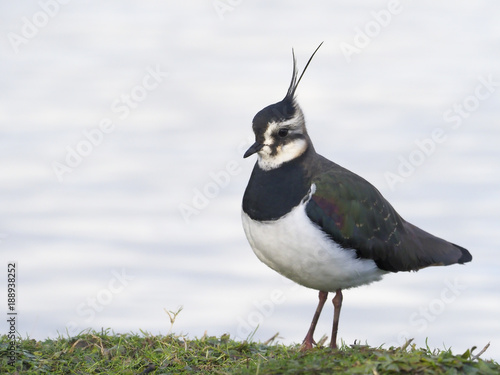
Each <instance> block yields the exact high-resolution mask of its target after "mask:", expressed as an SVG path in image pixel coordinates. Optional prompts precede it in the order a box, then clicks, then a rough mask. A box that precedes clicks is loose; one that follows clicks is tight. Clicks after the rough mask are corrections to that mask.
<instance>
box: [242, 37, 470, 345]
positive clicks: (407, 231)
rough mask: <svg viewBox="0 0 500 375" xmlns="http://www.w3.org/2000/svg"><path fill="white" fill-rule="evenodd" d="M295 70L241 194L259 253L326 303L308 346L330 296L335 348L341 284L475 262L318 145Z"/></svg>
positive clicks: (271, 110)
mask: <svg viewBox="0 0 500 375" xmlns="http://www.w3.org/2000/svg"><path fill="white" fill-rule="evenodd" d="M320 46H321V44H320V45H319V46H318V48H317V49H316V50H315V51H314V53H313V54H312V56H311V57H310V58H309V61H308V62H307V64H306V66H305V68H304V70H303V71H302V73H301V75H300V77H299V78H298V79H297V64H296V59H295V54H294V53H293V50H292V56H293V73H292V80H291V83H290V87H289V88H288V91H287V93H286V96H285V98H284V99H283V100H282V101H280V102H278V103H275V104H272V105H270V106H268V107H266V108H264V109H262V110H261V111H260V112H258V113H257V114H256V115H255V117H254V118H253V121H252V129H253V132H254V133H255V143H254V144H253V145H252V146H250V148H249V149H248V150H247V151H246V152H245V154H244V157H245V158H246V157H248V156H250V155H252V154H255V153H257V156H258V159H257V162H256V163H255V166H254V168H253V171H252V174H251V176H250V180H249V182H248V186H247V188H246V190H245V194H244V196H243V210H242V221H243V228H244V230H245V234H246V237H247V239H248V242H249V243H250V246H251V247H252V249H253V251H254V252H255V254H256V255H257V257H258V258H259V259H260V260H261V261H262V262H264V263H265V264H266V265H268V266H269V267H271V268H272V269H273V270H275V271H277V272H278V273H280V274H281V275H283V276H285V277H287V278H289V279H291V280H293V281H295V282H296V283H298V284H300V285H303V286H305V287H308V288H311V289H316V290H318V291H319V303H318V307H317V308H316V312H315V314H314V317H313V320H312V323H311V326H310V328H309V331H308V332H307V335H306V337H305V339H304V341H303V343H302V349H309V348H312V346H313V344H314V343H315V342H314V340H313V334H314V330H315V327H316V323H317V322H318V318H319V316H320V314H321V310H322V308H323V305H324V304H325V301H326V299H327V296H328V292H335V297H334V298H333V305H334V318H333V329H332V337H331V342H330V347H332V348H336V347H337V344H336V341H337V331H338V323H339V316H340V309H341V306H342V289H348V288H353V287H357V286H360V285H364V284H369V283H371V282H373V281H378V280H380V279H381V278H382V276H383V275H384V274H386V273H388V272H399V271H417V270H419V269H421V268H425V267H429V266H446V265H450V264H455V263H459V264H463V263H466V262H470V261H471V260H472V256H471V254H470V253H469V251H467V250H466V249H464V248H463V247H460V246H458V245H455V244H452V243H450V242H447V241H445V240H443V239H441V238H438V237H436V236H433V235H432V234H430V233H427V232H425V231H423V230H422V229H420V228H418V227H416V226H415V225H413V224H410V223H409V222H407V221H405V220H404V219H403V218H402V217H401V216H400V215H399V214H398V213H397V212H396V210H395V209H394V208H393V207H392V206H391V204H390V203H389V202H388V201H387V200H386V199H385V198H384V197H383V196H382V195H381V193H380V192H379V191H378V190H377V189H376V188H375V187H374V186H373V185H371V184H370V183H369V182H368V181H366V180H364V179H363V178H362V177H360V176H358V175H356V174H355V173H353V172H351V171H349V170H347V169H345V168H343V167H341V166H340V165H338V164H335V163H334V162H332V161H330V160H328V159H326V158H324V157H323V156H321V155H319V154H318V153H316V151H315V150H314V147H313V144H312V142H311V139H310V138H309V135H308V134H307V129H306V123H305V120H304V115H303V113H302V110H301V109H300V107H299V105H298V103H297V101H296V99H295V91H296V90H297V86H298V84H299V82H300V80H301V79H302V77H303V75H304V73H305V71H306V69H307V67H308V66H309V63H310V62H311V60H312V58H313V57H314V55H315V53H316V52H317V51H318V49H319V47H320Z"/></svg>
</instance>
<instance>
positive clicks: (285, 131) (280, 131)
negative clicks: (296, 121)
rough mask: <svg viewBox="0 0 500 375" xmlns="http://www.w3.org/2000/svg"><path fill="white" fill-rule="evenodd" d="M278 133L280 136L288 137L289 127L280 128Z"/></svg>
mask: <svg viewBox="0 0 500 375" xmlns="http://www.w3.org/2000/svg"><path fill="white" fill-rule="evenodd" d="M278 135H279V136H280V137H286V136H287V135H288V129H280V130H279V131H278Z"/></svg>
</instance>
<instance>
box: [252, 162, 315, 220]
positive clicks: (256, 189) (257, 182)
mask: <svg viewBox="0 0 500 375" xmlns="http://www.w3.org/2000/svg"><path fill="white" fill-rule="evenodd" d="M299 159H300V158H299ZM299 159H296V160H293V161H291V162H288V163H285V164H283V165H282V166H281V167H279V168H276V169H272V170H270V171H264V170H262V169H261V168H260V167H259V165H258V163H255V167H254V168H253V171H252V175H251V176H250V181H249V182H248V186H247V188H246V190H245V194H244V196H243V211H244V212H245V213H246V214H247V215H248V216H250V218H252V219H254V220H258V221H264V220H277V219H279V218H280V217H282V216H283V215H285V214H287V213H289V212H290V211H291V209H292V208H293V207H295V206H297V205H298V204H299V203H300V201H301V200H302V199H303V198H304V196H305V195H306V194H307V192H308V191H309V188H310V186H311V179H310V178H309V177H308V176H307V174H306V173H305V170H304V168H303V166H302V165H301V163H300V160H299Z"/></svg>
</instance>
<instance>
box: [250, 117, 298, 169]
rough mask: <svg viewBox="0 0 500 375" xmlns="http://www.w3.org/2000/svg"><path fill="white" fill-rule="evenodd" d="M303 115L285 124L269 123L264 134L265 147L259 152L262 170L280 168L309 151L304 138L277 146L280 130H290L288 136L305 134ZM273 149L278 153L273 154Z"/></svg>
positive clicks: (293, 139) (294, 139)
mask: <svg viewBox="0 0 500 375" xmlns="http://www.w3.org/2000/svg"><path fill="white" fill-rule="evenodd" d="M303 121H304V118H303V117H302V114H300V115H299V116H296V117H294V118H292V119H290V120H287V121H284V122H280V123H277V122H271V123H269V125H268V127H267V129H266V131H265V133H264V147H262V149H261V150H260V151H259V152H258V158H259V159H258V163H259V166H260V168H262V169H263V170H266V171H269V170H271V169H275V168H278V167H280V166H281V165H282V164H283V163H286V162H287V161H290V160H293V159H295V158H297V157H299V156H300V155H302V154H303V153H304V151H305V150H306V149H307V141H306V140H305V139H304V138H292V139H291V140H290V141H288V142H285V143H283V144H279V145H275V144H276V143H277V142H276V141H277V138H276V137H277V133H278V131H279V129H283V128H286V129H288V134H289V135H292V136H293V134H294V133H295V134H303V130H302V123H303ZM273 149H276V152H275V153H274V154H273Z"/></svg>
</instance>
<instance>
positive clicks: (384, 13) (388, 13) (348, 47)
mask: <svg viewBox="0 0 500 375" xmlns="http://www.w3.org/2000/svg"><path fill="white" fill-rule="evenodd" d="M402 11H403V8H402V6H401V3H400V2H399V0H390V1H389V2H388V3H387V9H381V10H379V11H372V12H370V15H371V16H372V19H371V20H370V21H368V22H366V23H365V25H364V27H363V29H361V28H359V27H356V28H354V31H355V32H356V35H355V36H354V38H353V42H352V44H349V43H347V42H342V43H340V46H339V47H340V50H341V51H342V53H343V54H344V57H345V59H346V61H347V62H348V63H350V62H351V61H352V58H351V56H352V55H354V54H356V55H359V54H360V53H361V52H362V51H363V50H364V49H365V48H366V47H368V46H369V45H370V43H371V42H372V40H373V39H374V38H376V37H378V36H379V34H380V33H381V31H382V29H383V28H386V27H388V26H389V25H390V24H391V22H392V19H393V17H394V16H395V15H398V14H400V13H401V12H402Z"/></svg>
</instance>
